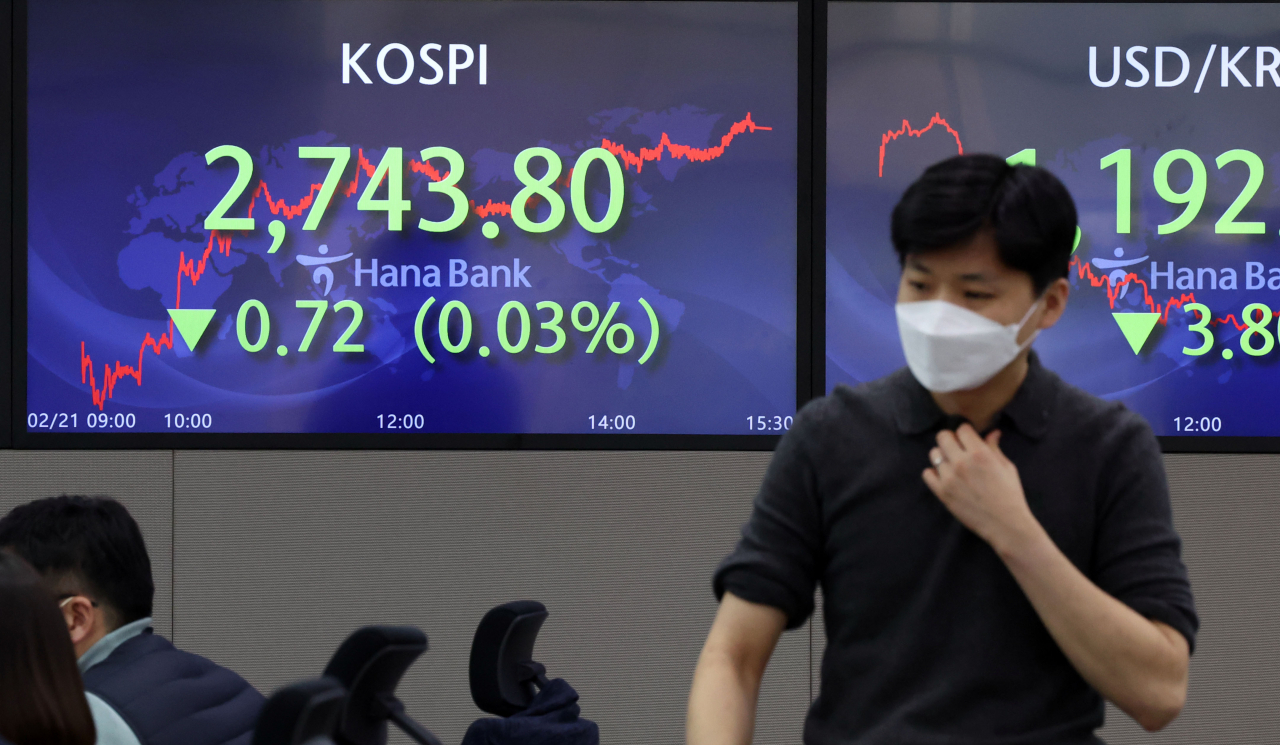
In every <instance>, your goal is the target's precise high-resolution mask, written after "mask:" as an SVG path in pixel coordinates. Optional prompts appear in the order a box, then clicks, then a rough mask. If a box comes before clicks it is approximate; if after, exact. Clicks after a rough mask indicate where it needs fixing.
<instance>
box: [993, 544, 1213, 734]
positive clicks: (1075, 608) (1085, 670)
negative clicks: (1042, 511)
mask: <svg viewBox="0 0 1280 745" xmlns="http://www.w3.org/2000/svg"><path fill="white" fill-rule="evenodd" d="M995 548H996V551H997V552H998V553H999V554H1000V557H1001V559H1002V560H1003V561H1004V563H1005V565H1006V566H1007V567H1008V568H1009V571H1010V572H1011V573H1012V574H1013V576H1014V578H1015V579H1016V580H1017V582H1018V584H1019V585H1020V586H1021V587H1022V591H1023V592H1024V593H1026V595H1027V598H1028V599H1029V600H1030V601H1031V604H1032V605H1033V606H1034V607H1035V609H1036V612H1037V613H1038V614H1039V615H1040V618H1041V620H1042V621H1043V622H1044V624H1045V626H1046V627H1047V628H1048V629H1049V633H1050V634H1051V635H1052V636H1053V638H1054V640H1055V641H1056V642H1057V643H1058V646H1059V647H1060V648H1061V649H1062V651H1063V653H1064V654H1066V656H1067V658H1068V659H1069V660H1071V664H1072V665H1074V666H1075V668H1076V670H1077V671H1078V672H1079V673H1080V675H1081V676H1082V677H1084V679H1085V680H1087V681H1088V682H1089V683H1090V684H1091V685H1092V686H1093V687H1094V688H1095V689H1097V690H1098V692H1099V693H1101V694H1102V695H1103V696H1104V697H1106V698H1107V699H1109V700H1111V701H1112V702H1113V703H1115V704H1116V706H1118V707H1120V708H1121V709H1122V710H1123V711H1125V712H1126V713H1127V714H1129V715H1130V716H1132V717H1133V718H1134V719H1135V720H1137V721H1138V723H1139V724H1141V725H1142V726H1143V727H1144V728H1146V729H1149V730H1157V729H1160V728H1162V727H1164V726H1165V725H1166V724H1168V723H1169V722H1170V721H1172V720H1173V718H1174V717H1176V716H1177V715H1178V712H1179V711H1181V709H1182V704H1183V702H1184V700H1185V698H1186V690H1187V657H1188V651H1187V644H1186V640H1185V639H1183V638H1182V636H1181V635H1180V634H1179V633H1178V632H1176V631H1173V630H1172V629H1170V628H1169V627H1168V626H1164V625H1163V624H1156V623H1155V622H1152V621H1150V620H1148V619H1146V618H1144V617H1142V616H1141V615H1139V614H1138V613H1137V612H1135V611H1134V610H1133V609H1132V608H1130V607H1129V606H1127V605H1125V604H1124V603H1122V602H1120V601H1119V600H1117V599H1115V598H1113V597H1112V596H1110V595H1108V594H1107V593H1106V592H1104V591H1103V590H1102V589H1101V588H1099V587H1098V586H1097V585H1095V584H1094V583H1093V582H1091V581H1090V580H1089V578H1088V577H1086V576H1085V575H1084V574H1083V573H1081V572H1080V570H1078V569H1077V568H1076V567H1075V565H1074V564H1072V563H1071V561H1070V560H1069V559H1068V558H1067V557H1066V556H1065V555H1064V554H1063V553H1062V551H1060V550H1059V549H1058V547H1057V546H1056V545H1055V544H1054V543H1053V540H1052V539H1051V538H1050V537H1049V535H1048V534H1047V533H1045V532H1044V530H1043V528H1041V527H1040V526H1039V524H1037V525H1035V526H1034V529H1033V530H1028V531H1027V533H1026V535H1024V536H1022V537H1020V538H1018V539H1015V540H1010V541H1008V542H1006V543H1005V544H1004V545H999V546H995Z"/></svg>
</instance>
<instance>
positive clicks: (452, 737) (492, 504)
mask: <svg viewBox="0 0 1280 745" xmlns="http://www.w3.org/2000/svg"><path fill="white" fill-rule="evenodd" d="M767 461H768V454H767V453H607V452H594V453H590V452H587V453H584V452H565V453H553V452H537V453H534V452H455V453H440V452H338V453H332V452H265V451H257V452H207V451H198V452H197V451H177V452H171V451H143V452H61V453H50V452H21V451H0V474H2V476H0V510H8V509H9V508H10V507H12V506H13V505H15V504H18V503H20V502H23V501H26V500H29V499H33V498H36V497H41V496H49V495H53V494H58V493H62V492H81V493H85V492H88V493H106V494H112V495H114V496H117V497H118V498H120V499H121V500H122V501H124V502H125V503H126V504H127V505H128V506H129V508H130V509H131V510H132V511H133V512H134V514H135V516H137V518H138V521H139V523H140V524H141V525H142V529H143V532H144V534H145V535H146V538H147V541H148V544H149V547H150V549H151V555H152V561H153V565H154V570H155V575H156V582H157V591H158V592H157V598H156V626H157V629H158V630H159V631H161V632H162V633H165V634H169V635H171V636H172V638H173V639H174V640H175V641H176V642H177V643H178V644H179V645H180V646H182V647H184V648H186V649H189V650H192V651H195V652H199V653H201V654H204V655H207V656H209V657H211V658H213V659H215V660H217V661H218V662H220V663H222V664H225V665H227V666H229V667H232V668H233V669H235V670H237V671H239V672H240V673H241V674H243V675H244V676H245V677H246V678H248V679H249V680H250V681H251V682H253V683H254V684H255V685H257V686H258V687H259V688H260V689H262V690H263V691H270V690H272V689H274V688H276V687H278V686H280V685H282V684H284V683H287V682H289V681H292V680H295V679H298V678H303V677H309V676H314V675H316V674H318V673H319V672H320V670H321V669H322V668H323V667H324V663H325V661H326V659H327V657H328V655H329V654H330V653H331V652H332V650H333V649H334V648H335V647H336V646H337V644H338V643H339V642H340V641H341V640H342V638H343V637H344V635H345V634H347V633H348V632H349V631H350V630H352V629H353V628H355V627H356V626H358V625H361V624H365V623H375V622H376V623H406V624H413V625H417V626H420V627H422V628H423V629H424V630H425V631H426V632H427V633H428V635H429V636H430V638H431V651H429V652H428V653H427V654H426V655H425V656H424V657H423V659H422V660H420V661H419V663H418V664H417V665H416V666H415V667H414V668H413V669H412V670H411V671H410V673H409V675H408V676H407V677H406V680H405V682H404V684H403V686H402V693H403V695H404V698H405V700H406V703H407V704H408V707H409V710H410V712H412V713H413V714H415V715H416V716H417V717H418V718H419V719H420V721H423V722H424V723H426V724H427V725H428V726H429V727H431V728H433V729H434V730H435V731H436V733H437V734H439V735H440V736H441V737H442V738H443V740H444V741H445V742H458V741H459V740H460V739H461V737H462V733H463V731H464V730H465V728H466V725H467V723H469V722H470V721H471V720H473V719H474V718H476V717H477V716H480V712H479V711H478V710H476V709H475V706H474V705H473V704H472V703H471V701H470V697H469V694H468V693H467V682H466V664H467V654H468V651H469V646H470V635H471V632H472V631H473V630H474V628H475V625H476V623H477V622H478V621H479V619H480V616H481V615H483V613H484V611H485V610H487V609H488V608H489V607H491V606H493V605H496V604H498V603H500V602H504V601H507V600H513V599H518V598H534V599H538V600H541V601H543V602H545V603H546V604H547V606H548V607H549V608H550V609H551V612H552V615H551V618H550V619H549V620H548V622H547V624H546V626H545V627H544V628H543V632H542V634H541V636H540V638H539V644H538V657H539V658H540V659H541V660H543V661H544V662H546V663H547V664H548V667H549V668H550V672H551V673H552V674H553V675H558V676H563V677H565V678H566V679H568V680H569V681H570V682H571V683H573V684H574V685H575V686H576V687H577V688H578V689H579V691H580V692H581V694H582V696H583V699H582V705H583V711H584V713H585V714H586V715H587V716H590V717H591V718H593V719H595V720H597V721H598V722H599V723H600V725H601V730H602V732H603V735H604V740H605V742H607V743H609V744H610V745H616V744H630V743H635V744H636V745H639V744H640V743H650V742H679V741H681V738H682V731H683V721H684V702H685V696H686V694H687V692H688V685H689V679H690V676H691V673H692V669H693V665H694V662H695V660H696V658H697V653H698V649H699V647H700V645H701V642H702V639H703V637H704V636H705V634H706V630H707V628H708V626H709V624H710V621H711V617H712V615H713V614H714V612H715V604H714V601H713V598H712V597H711V594H710V590H709V578H710V573H711V570H712V568H713V567H714V565H715V563H716V562H717V561H718V560H719V559H720V557H721V556H723V555H724V554H725V553H726V552H727V551H728V550H729V548H730V547H731V546H732V544H733V542H734V540H735V538H736V534H737V528H738V526H739V525H740V523H741V522H742V521H743V520H744V519H745V517H746V515H747V512H748V510H749V508H750V500H751V497H752V495H753V494H754V491H755V488H756V486H757V485H758V483H759V480H760V477H761V474H762V473H763V470H764V467H765V464H766V463H767ZM1166 464H1167V466H1168V469H1169V475H1170V480H1171V483H1172V485H1173V498H1174V508H1175V512H1176V518H1177V520H1178V527H1179V529H1180V530H1181V532H1182V535H1183V537H1184V539H1185V541H1186V560H1187V563H1188V565H1189V566H1190V569H1191V574H1192V581H1193V583H1194V587H1195V591H1196V597H1197V602H1198V604H1199V609H1200V612H1201V615H1202V618H1203V623H1204V628H1203V630H1202V633H1201V636H1200V641H1199V646H1198V648H1197V652H1196V655H1195V657H1194V658H1193V662H1192V682H1191V694H1190V700H1189V702H1188V705H1187V708H1186V710H1185V712H1184V713H1183V715H1182V717H1181V718H1180V719H1179V720H1178V721H1177V722H1175V723H1174V724H1173V725H1172V726H1171V727H1170V728H1169V729H1167V730H1166V731H1165V732H1162V733H1160V734H1157V735H1148V734H1146V733H1144V732H1142V731H1141V730H1140V729H1138V728H1137V727H1136V726H1134V725H1133V724H1132V723H1131V722H1129V721H1128V720H1127V719H1126V718H1125V717H1124V716H1123V715H1121V714H1117V713H1115V712H1112V714H1111V716H1110V717H1109V724H1108V727H1107V729H1106V730H1105V731H1104V733H1103V736H1104V737H1105V738H1106V739H1107V740H1108V742H1110V743H1112V745H1122V744H1126V743H1138V742H1142V743H1153V744H1156V743H1158V744H1160V745H1165V744H1170V745H1171V744H1173V743H1179V744H1182V743H1185V744H1187V745H1191V744H1192V743H1194V744H1195V745H1206V744H1213V743H1222V744H1224V745H1225V744H1226V743H1231V745H1240V744H1242V743H1263V742H1269V741H1273V737H1274V732H1276V731H1277V729H1278V728H1280V707H1276V706H1275V704H1274V702H1276V701H1278V700H1280V682H1278V680H1277V678H1278V677H1280V676H1277V674H1276V672H1277V671H1278V670H1280V581H1277V579H1276V570H1277V569H1280V543H1277V542H1276V541H1275V539H1274V537H1273V534H1274V526H1276V525H1280V500H1276V499H1274V498H1273V495H1274V489H1273V487H1272V484H1273V483H1274V482H1275V481H1276V479H1277V477H1280V457H1274V456H1206V455H1170V456H1166ZM821 647H822V632H821V629H820V628H819V629H816V630H813V629H810V628H808V627H806V628H804V629H801V630H799V631H796V632H792V633H789V634H787V635H786V636H785V637H784V639H783V642H782V644H781V645H780V646H779V648H778V651H777V653H776V654H775V657H774V660H773V663H772V664H771V666H770V670H769V674H768V676H767V678H766V680H765V690H764V692H763V694H762V704H761V708H760V717H759V726H758V728H757V738H756V742H757V743H761V744H762V745H779V744H783V743H795V742H798V741H799V739H800V727H801V723H802V720H803V717H804V710H805V706H806V704H807V702H808V701H809V700H810V696H811V695H812V693H813V692H814V691H816V686H817V676H816V670H815V668H816V662H817V660H818V657H819V656H820V654H821Z"/></svg>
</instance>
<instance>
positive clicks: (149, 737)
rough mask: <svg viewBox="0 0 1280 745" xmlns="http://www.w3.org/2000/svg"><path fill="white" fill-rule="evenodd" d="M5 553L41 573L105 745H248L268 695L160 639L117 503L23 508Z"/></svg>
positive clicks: (15, 515) (134, 538)
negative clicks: (62, 622) (72, 648)
mask: <svg viewBox="0 0 1280 745" xmlns="http://www.w3.org/2000/svg"><path fill="white" fill-rule="evenodd" d="M0 548H3V549H7V550H9V551H12V552H13V553H16V554H18V555H19V556H21V557H23V558H24V559H26V560H27V561H28V562H29V563H30V564H31V565H32V566H33V567H35V569H36V571H38V572H39V573H40V574H41V575H42V576H43V577H44V580H45V582H46V583H47V585H48V586H49V587H50V588H51V589H52V590H53V592H54V594H55V595H56V596H57V599H58V601H59V603H60V604H61V606H62V613H63V616H64V618H65V620H66V624H67V628H68V630H69V631H70V634H71V642H72V644H73V645H74V646H75V652H76V654H77V655H78V656H79V665H80V672H81V674H82V675H83V676H84V687H85V691H86V694H87V698H88V700H89V707H90V709H91V711H92V712H93V721H94V724H95V725H96V727H97V731H98V740H97V742H98V745H223V744H224V743H234V744H235V745H248V743H249V742H250V740H251V739H252V736H253V727H254V723H255V721H256V720H257V717H258V711H259V710H260V709H261V708H262V704H263V698H262V695H261V694H260V693H258V692H257V691H256V690H255V689H254V688H253V687H252V686H250V685H249V684H248V683H246V682H245V681H244V679H243V678H241V677H240V676H239V675H236V674H235V673H233V672H231V671H230V670H227V669H226V668H222V667H219V666H218V665H215V664H214V663H212V662H210V661H209V660H207V659H205V658H203V657H200V656H198V655H194V654H191V653H189V652H183V651H180V650H178V649H175V648H174V646H173V645H172V644H170V643H169V641H168V640H167V639H165V638H163V637H161V636H159V635H157V634H155V633H153V631H152V629H151V601H152V596H153V595H154V594H155V586H154V585H153V584H152V581H151V560H150V559H149V558H148V556H147V547H146V544H144V543H143V540H142V532H141V531H140V530H139V529H138V524H137V523H136V522H134V520H133V517H132V516H131V515H130V514H129V512H128V511H127V510H126V509H125V508H124V507H123V506H122V505H121V504H120V503H119V502H116V501H115V500H113V499H109V498H106V497H80V496H63V497H54V498H50V499H39V500H36V501H34V502H31V503H29V504H25V505H22V506H20V507H16V508H14V509H13V510H12V511H11V512H10V513H9V514H8V515H6V516H5V517H4V518H3V519H0Z"/></svg>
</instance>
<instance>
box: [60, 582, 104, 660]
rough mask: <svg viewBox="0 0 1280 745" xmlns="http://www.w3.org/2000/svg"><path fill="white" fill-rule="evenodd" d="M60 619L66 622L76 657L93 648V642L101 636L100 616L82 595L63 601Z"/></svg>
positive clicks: (90, 602) (91, 603)
mask: <svg viewBox="0 0 1280 745" xmlns="http://www.w3.org/2000/svg"><path fill="white" fill-rule="evenodd" d="M62 617H63V618H64V619H66V621H67V631H68V632H70V634H71V644H72V646H74V647H75V648H76V656H80V655H82V654H84V653H85V651H86V650H87V649H88V647H90V646H93V642H94V641H97V639H100V638H102V636H103V633H102V631H103V629H102V614H100V613H99V612H98V609H97V608H94V607H93V601H92V600H90V599H89V598H87V597H85V596H84V595H72V596H71V597H69V598H67V599H66V600H64V601H63V603H62ZM90 640H93V641H90ZM86 642H88V644H86ZM82 647H83V649H82Z"/></svg>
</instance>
